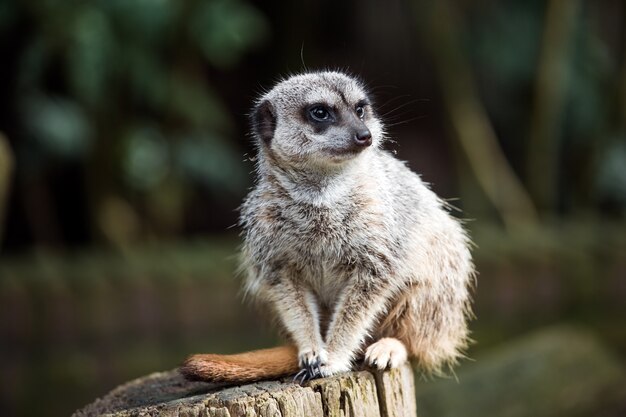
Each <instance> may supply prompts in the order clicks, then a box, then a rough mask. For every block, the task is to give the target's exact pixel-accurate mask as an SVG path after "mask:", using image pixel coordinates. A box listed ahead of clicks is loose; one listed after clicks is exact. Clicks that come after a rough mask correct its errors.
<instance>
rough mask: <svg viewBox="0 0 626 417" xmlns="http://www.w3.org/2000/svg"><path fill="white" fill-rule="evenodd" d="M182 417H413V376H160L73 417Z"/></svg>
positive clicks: (406, 370) (400, 372) (405, 370)
mask: <svg viewBox="0 0 626 417" xmlns="http://www.w3.org/2000/svg"><path fill="white" fill-rule="evenodd" d="M95 415H108V416H116V417H123V416H181V417H183V416H184V417H196V416H198V417H200V416H202V417H213V416H214V417H309V416H311V417H349V416H350V417H361V416H363V417H400V416H403V417H414V416H416V408H415V389H414V381H413V371H412V369H411V367H410V366H409V365H408V364H405V365H403V366H402V367H400V368H398V369H394V370H391V371H387V372H383V373H371V372H368V371H360V372H352V373H346V374H341V375H338V376H335V377H331V378H324V379H317V380H314V381H310V382H308V383H306V384H304V385H302V386H301V385H299V384H296V383H293V382H291V381H290V380H289V379H286V380H283V381H265V382H257V383H252V384H248V385H242V386H235V387H233V386H229V387H226V386H224V385H219V384H209V383H203V382H189V381H186V380H185V379H184V378H183V377H182V376H181V375H180V374H179V373H178V371H176V370H174V371H168V372H160V373H156V374H152V375H148V376H146V377H143V378H139V379H136V380H134V381H131V382H129V383H126V384H124V385H121V386H119V387H118V388H116V389H114V390H113V391H111V392H110V393H109V394H107V395H106V396H104V397H102V398H100V399H98V400H96V401H95V402H93V403H91V404H89V405H87V406H86V407H84V408H83V409H81V410H78V411H77V412H76V413H74V416H76V417H82V416H95Z"/></svg>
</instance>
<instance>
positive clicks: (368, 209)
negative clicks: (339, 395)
mask: <svg viewBox="0 0 626 417" xmlns="http://www.w3.org/2000/svg"><path fill="white" fill-rule="evenodd" d="M251 119H252V133H253V137H254V139H255V143H256V147H257V150H258V156H257V160H256V161H257V162H256V164H257V165H256V172H257V181H256V186H255V187H254V189H253V190H252V191H251V192H250V194H249V195H248V197H247V198H246V200H245V201H244V203H243V205H242V207H241V218H240V225H241V227H242V230H243V237H244V239H243V240H244V243H243V250H242V266H243V270H244V272H245V291H246V293H247V294H248V295H250V296H251V297H254V298H256V299H257V300H260V301H261V302H263V303H265V304H266V305H268V306H269V307H270V308H271V310H272V311H273V312H274V313H275V315H276V317H277V318H278V320H277V321H278V323H279V325H280V327H281V328H282V329H283V331H284V333H285V334H286V336H287V339H288V341H289V345H288V346H285V347H280V348H274V349H268V350H263V351H255V352H248V353H244V354H240V355H193V356H191V357H190V358H188V359H187V361H186V362H185V363H184V364H183V366H182V367H181V371H182V373H183V374H184V375H185V376H186V377H188V378H190V379H200V380H214V381H252V380H258V379H266V378H273V377H278V376H283V375H289V374H295V373H298V377H301V378H302V379H308V378H316V377H327V376H331V375H334V374H337V373H340V372H345V371H350V370H352V369H354V367H355V365H358V364H359V363H362V362H361V361H363V362H364V363H365V365H367V366H370V367H373V368H375V369H380V370H382V369H386V368H394V367H398V366H399V365H401V364H402V363H404V362H405V361H406V360H407V359H411V360H413V361H414V362H415V363H416V364H417V366H419V367H420V368H421V369H422V370H424V371H425V372H428V373H439V372H441V371H442V370H443V369H444V368H446V367H447V366H451V365H453V364H454V363H456V362H457V360H458V359H459V358H460V357H461V356H462V355H463V351H464V348H465V347H466V346H467V343H468V326H467V322H468V319H469V317H470V316H471V309H470V288H471V285H472V282H473V279H474V266H473V263H472V259H471V254H470V248H469V247H470V240H469V238H468V235H467V234H466V232H465V231H464V229H463V227H462V225H461V223H460V222H459V221H458V220H456V219H455V218H453V217H452V216H451V215H450V214H449V213H448V207H447V205H446V203H445V202H443V201H442V200H441V199H440V198H438V197H437V196H436V195H435V193H434V192H433V191H431V190H430V189H429V187H428V186H427V185H426V184H425V183H424V182H422V181H421V179H420V177H419V176H418V175H417V174H415V173H413V172H412V171H411V170H410V169H409V168H408V167H407V166H406V164H405V163H404V162H401V161H399V160H398V159H396V158H395V157H394V156H393V155H392V154H391V153H389V152H387V151H385V150H383V149H382V148H381V146H382V144H383V143H384V142H385V139H386V133H385V130H384V126H383V123H382V122H381V120H380V119H379V118H378V117H377V114H376V112H375V110H374V108H373V105H372V102H371V99H370V97H369V96H368V94H367V92H366V89H365V88H364V86H363V84H362V83H361V82H360V81H358V80H356V79H355V78H353V77H351V76H348V75H346V74H344V73H340V72H333V71H327V72H313V73H305V74H300V75H295V76H292V77H290V78H287V79H285V80H283V81H281V82H279V83H278V84H277V85H276V86H275V87H274V88H273V89H272V90H270V91H269V92H267V93H266V94H264V95H263V96H262V97H261V98H260V99H259V100H258V102H257V103H256V106H255V108H254V111H253V114H252V118H251Z"/></svg>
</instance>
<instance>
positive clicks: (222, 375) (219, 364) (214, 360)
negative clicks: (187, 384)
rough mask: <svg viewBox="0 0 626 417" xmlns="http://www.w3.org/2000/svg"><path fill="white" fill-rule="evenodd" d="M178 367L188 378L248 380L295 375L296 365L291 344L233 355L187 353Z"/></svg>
mask: <svg viewBox="0 0 626 417" xmlns="http://www.w3.org/2000/svg"><path fill="white" fill-rule="evenodd" d="M179 370H180V373H181V374H183V376H184V377H185V378H187V379H188V380H192V381H207V382H252V381H259V380H262V379H276V378H280V377H283V376H286V375H291V374H295V373H296V372H298V371H299V370H300V366H299V365H298V351H297V349H296V348H295V347H294V346H279V347H275V348H270V349H260V350H253V351H250V352H244V353H238V354H235V355H216V354H198V355H191V356H190V357H188V358H187V359H186V360H185V362H183V364H182V365H181V366H180V368H179Z"/></svg>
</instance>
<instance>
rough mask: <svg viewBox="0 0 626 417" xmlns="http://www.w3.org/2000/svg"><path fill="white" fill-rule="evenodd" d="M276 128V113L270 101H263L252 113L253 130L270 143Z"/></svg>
mask: <svg viewBox="0 0 626 417" xmlns="http://www.w3.org/2000/svg"><path fill="white" fill-rule="evenodd" d="M275 130H276V115H275V113H274V108H273V107H272V105H271V104H270V102H269V101H267V100H264V101H263V102H261V103H260V104H259V105H258V106H256V108H255V109H254V112H253V113H252V131H253V132H254V134H255V135H257V136H258V137H259V138H260V139H261V140H262V141H263V142H265V143H270V142H271V141H272V138H273V137H274V131H275Z"/></svg>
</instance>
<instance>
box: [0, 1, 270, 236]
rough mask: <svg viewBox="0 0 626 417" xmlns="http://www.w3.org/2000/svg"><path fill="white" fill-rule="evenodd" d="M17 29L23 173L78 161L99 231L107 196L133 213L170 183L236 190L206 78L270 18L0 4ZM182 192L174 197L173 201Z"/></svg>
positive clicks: (237, 176)
mask: <svg viewBox="0 0 626 417" xmlns="http://www.w3.org/2000/svg"><path fill="white" fill-rule="evenodd" d="M20 25H27V26H28V27H29V30H28V35H27V37H26V38H25V39H23V45H22V46H23V47H22V50H21V52H20V53H19V54H18V62H16V63H15V64H14V66H15V68H16V72H15V74H14V75H15V78H16V79H15V80H14V82H15V83H16V87H15V92H14V94H15V96H14V99H15V103H14V104H15V105H16V107H17V109H18V110H17V112H18V116H19V121H18V122H17V125H18V126H17V127H14V129H13V130H17V131H22V132H24V133H23V137H22V138H20V141H19V142H16V143H17V144H16V154H17V158H18V175H19V176H22V175H23V176H26V177H33V175H35V176H36V175H38V174H37V173H38V172H41V171H42V169H43V168H44V167H46V166H47V165H49V164H51V163H55V162H57V161H66V162H69V161H73V162H74V163H79V164H81V165H82V166H83V167H84V171H85V178H86V179H87V184H86V191H85V192H86V193H87V198H88V199H89V201H91V202H92V204H93V205H92V207H94V209H95V211H96V212H95V213H93V214H92V216H93V219H92V221H93V222H95V223H96V224H98V225H99V226H100V227H101V228H103V229H107V228H108V227H109V226H107V224H103V223H102V221H100V222H98V221H97V220H96V219H97V218H99V217H100V218H102V215H101V214H99V213H98V212H97V211H98V207H99V206H100V205H106V200H107V199H108V198H109V196H111V195H112V196H117V198H123V199H127V200H128V199H130V200H131V201H132V203H131V204H130V205H129V206H128V207H129V208H130V209H131V210H133V209H134V207H136V206H141V205H142V204H144V201H145V200H149V199H150V198H151V197H150V195H151V194H154V193H159V192H162V191H163V189H162V188H163V186H164V184H168V183H172V182H174V183H177V184H178V187H179V188H181V187H182V188H183V189H185V188H186V189H189V188H190V187H193V186H194V185H199V186H201V187H206V188H208V189H210V190H214V191H215V192H218V193H221V192H227V193H231V194H234V195H240V194H241V192H242V190H243V189H244V187H245V185H246V184H247V177H246V175H245V171H244V167H243V165H242V164H241V156H240V155H241V154H242V151H240V150H237V149H236V146H234V142H233V140H232V134H233V128H232V127H233V120H232V117H231V116H230V115H229V112H228V111H227V110H226V108H225V105H224V103H223V101H222V99H221V97H219V96H218V94H217V93H216V92H215V90H214V81H213V80H212V79H211V77H210V76H208V75H209V73H210V71H211V68H219V69H221V70H227V69H230V68H233V67H234V66H236V65H237V64H238V63H239V62H240V61H241V59H242V57H243V56H244V55H245V54H246V53H247V52H248V51H250V50H251V49H253V48H255V47H257V46H259V45H261V44H262V43H263V42H265V41H266V40H267V38H268V36H269V26H268V23H267V21H266V19H265V17H264V16H263V15H262V14H261V13H260V12H259V11H258V10H257V9H256V8H255V7H253V6H252V5H251V4H250V3H248V2H246V1H243V0H212V1H203V0H196V1H185V2H178V1H174V0H134V1H126V0H102V1H89V2H84V1H67V2H57V1H23V2H21V1H20V2H11V1H9V2H2V6H1V8H0V33H2V34H5V35H6V34H9V33H12V32H15V31H18V30H19V29H18V27H20ZM187 196H188V193H185V192H179V193H177V197H176V198H179V199H182V200H183V201H181V202H180V203H179V204H177V206H178V207H180V208H182V207H184V204H185V203H184V200H185V199H186V198H187ZM172 198H174V197H172ZM173 215H175V216H177V217H182V215H183V213H175V214H173ZM135 217H139V214H137V215H136V216H135ZM153 221H154V222H157V223H158V221H159V219H156V220H153ZM178 223H180V220H179V221H178ZM103 232H104V233H105V235H106V234H107V230H103Z"/></svg>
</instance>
